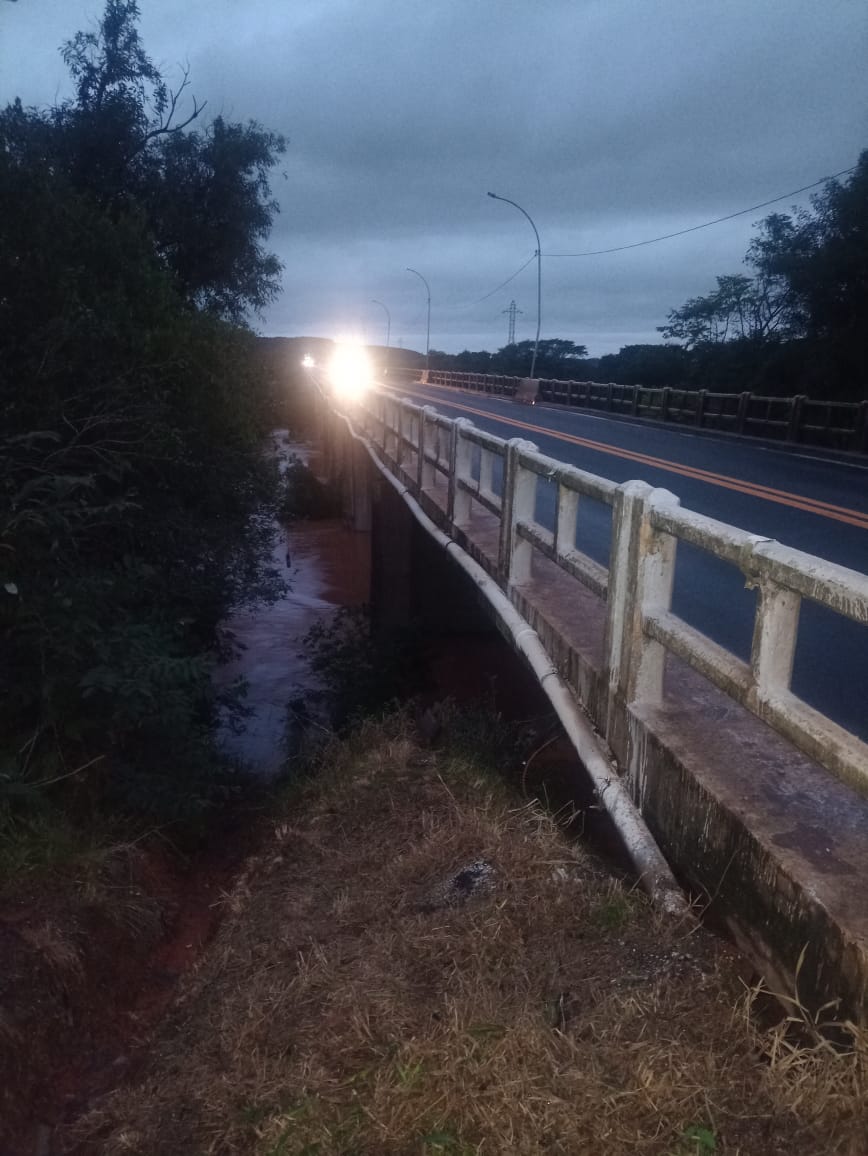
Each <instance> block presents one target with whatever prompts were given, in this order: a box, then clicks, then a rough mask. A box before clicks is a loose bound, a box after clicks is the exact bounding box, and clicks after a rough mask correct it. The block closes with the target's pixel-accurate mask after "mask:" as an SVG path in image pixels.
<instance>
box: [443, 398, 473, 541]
mask: <svg viewBox="0 0 868 1156" xmlns="http://www.w3.org/2000/svg"><path fill="white" fill-rule="evenodd" d="M472 427H473V422H471V421H468V420H467V419H466V418H463V417H459V418H456V419H455V420H454V421H453V422H452V425H451V426H450V428H449V490H448V493H447V497H446V516H447V517H448V519H449V521H450V522H452V523H454V524H455V525H463V524H464V523H465V522H467V521H468V520H469V519H470V503H471V501H472V498H471V495H470V494H469V493H468V492H467V490H465V489H462V487H461V486H460V485H459V484H458V483H459V480H460V479H463V480H464V481H469V479H470V463H471V459H472V456H473V443H472V442H471V441H469V440H468V439H467V438H466V437H465V436H464V431H465V430H466V429H468V428H471V429H472Z"/></svg>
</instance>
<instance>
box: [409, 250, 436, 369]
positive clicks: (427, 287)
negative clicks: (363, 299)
mask: <svg viewBox="0 0 868 1156" xmlns="http://www.w3.org/2000/svg"><path fill="white" fill-rule="evenodd" d="M407 272H408V273H415V274H416V276H417V277H418V278H419V280H420V281H421V282H422V284H423V285H424V286H425V290H426V292H427V293H428V328H427V330H426V332H425V372H426V373H427V372H428V354H429V351H430V349H431V286H430V285H429V284H428V282H427V281H426V280H425V278H424V277H423V276H422V274H421V273H420V272H419V270H418V269H411V268H410V266H409V265H408V266H407Z"/></svg>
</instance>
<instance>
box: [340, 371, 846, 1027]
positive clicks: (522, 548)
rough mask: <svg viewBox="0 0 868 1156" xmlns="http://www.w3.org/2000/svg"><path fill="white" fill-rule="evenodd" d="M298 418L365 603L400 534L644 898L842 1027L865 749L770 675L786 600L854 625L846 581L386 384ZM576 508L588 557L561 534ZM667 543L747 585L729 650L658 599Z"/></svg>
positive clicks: (793, 633)
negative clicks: (589, 540) (356, 557)
mask: <svg viewBox="0 0 868 1156" xmlns="http://www.w3.org/2000/svg"><path fill="white" fill-rule="evenodd" d="M516 412H521V411H516ZM322 433H323V437H324V440H325V443H326V446H327V451H328V461H329V470H330V472H331V473H332V475H333V476H334V477H335V478H338V479H340V480H341V481H342V484H343V487H344V492H345V495H346V502H347V509H348V512H349V513H351V515H352V516H353V518H354V520H355V523H356V525H357V526H358V528H360V529H368V528H370V530H371V535H372V550H373V553H374V557H375V559H376V557H377V555H378V554H379V555H380V565H379V566H375V568H374V569H375V574H376V575H377V576H378V581H379V584H380V587H381V589H380V590H379V591H375V592H374V597H375V599H376V598H380V599H381V600H383V601H385V602H388V603H390V604H391V605H392V606H393V607H394V606H397V605H402V604H403V605H407V604H408V599H412V597H413V586H414V581H413V578H414V575H413V555H414V552H416V553H418V551H419V550H420V549H421V547H420V544H419V540H420V536H421V538H423V539H424V540H425V542H426V546H425V558H426V565H428V566H430V565H432V563H431V558H432V546H434V547H436V549H435V550H434V553H435V554H439V555H440V565H441V566H442V567H443V568H444V573H446V572H447V571H452V572H453V574H460V575H461V579H462V581H463V582H464V583H465V585H466V588H467V589H468V590H469V591H472V595H473V598H474V600H475V605H476V607H477V612H478V613H479V614H480V615H482V614H487V615H489V616H491V617H492V618H493V619H494V620H495V622H496V624H497V627H498V629H499V630H500V631H501V633H503V634H504V635H505V636H506V637H507V639H508V640H509V641H510V642H511V644H512V646H513V648H514V649H515V650H516V651H517V652H518V653H519V654H521V655H522V657H523V658H524V659H525V661H526V663H527V664H528V665H529V666H530V668H531V670H532V671H533V673H534V675H535V676H536V678H537V680H538V681H539V683H540V685H541V687H542V688H543V690H544V691H545V693H546V694H547V695H548V697H549V699H550V701H551V703H552V706H553V707H554V709H555V710H556V712H557V714H558V717H559V718H560V720H561V722H562V723H563V725H564V728H565V730H566V732H567V734H568V735H569V737H570V739H571V741H572V742H573V744H574V746H575V747H576V750H577V752H578V754H579V757H580V758H581V760H582V763H583V765H584V767H585V768H586V770H587V772H588V774H589V776H590V777H591V779H592V781H593V784H594V788H595V791H596V793H597V796H598V798H599V800H600V802H601V804H602V805H603V806H605V807H606V809H607V810H608V811H609V813H610V815H611V817H612V819H613V821H614V822H615V824H616V826H617V828H618V830H619V832H620V833H621V836H622V839H623V841H624V845H625V848H626V849H627V851H628V853H629V854H630V855H631V857H632V859H633V862H634V865H635V867H636V870H637V873H638V874H639V876H640V877H641V879H642V881H643V883H644V885H645V886H646V887H647V888H648V890H649V891H650V892H651V894H652V895H653V896H654V898H655V899H656V900H657V901H658V902H660V903H661V905H662V906H664V907H666V908H670V909H672V908H676V909H677V908H678V905H679V892H678V891H677V888H676V884H675V882H674V879H673V872H674V873H675V874H676V875H677V876H678V878H679V879H681V880H683V881H684V882H685V883H686V884H687V885H688V887H689V888H690V889H691V890H692V891H693V892H694V893H696V894H698V895H704V896H705V897H706V898H707V901H708V902H709V903H711V902H713V904H714V908H715V911H716V914H717V915H718V917H719V918H722V919H723V920H724V921H725V922H726V924H727V925H728V927H729V929H730V930H731V932H732V934H733V936H734V938H735V939H736V942H738V943H739V944H740V946H741V947H742V948H743V949H744V950H745V951H747V952H748V954H749V955H750V956H752V957H753V958H754V959H755V960H756V961H757V963H758V965H759V966H760V967H761V968H762V969H763V970H764V972H765V973H766V975H768V976H770V977H771V982H772V983H773V985H774V986H775V987H777V989H778V990H779V991H781V992H783V993H784V994H792V993H793V991H794V990H798V993H799V998H800V999H802V1000H804V1001H805V1002H806V1003H807V1004H810V1005H812V1006H820V1005H821V1004H823V1003H825V1002H826V1001H827V1000H835V1001H837V1006H838V1008H839V1011H840V1014H842V1015H849V1016H851V1017H854V1018H856V1019H857V1020H860V1021H861V1020H864V1019H865V1018H866V1010H868V1008H866V991H868V900H866V898H865V896H864V889H863V888H862V887H861V880H862V878H863V877H864V874H865V869H866V867H868V745H866V743H865V742H864V740H863V738H862V737H860V735H859V734H857V733H855V731H854V730H853V729H848V728H847V727H846V726H843V725H842V724H841V722H839V721H836V720H835V719H834V718H833V717H831V715H830V714H829V713H824V712H823V711H821V710H818V709H817V708H816V707H814V706H810V705H808V703H806V702H805V701H803V699H802V698H800V697H799V696H798V695H797V694H796V693H794V691H793V688H792V682H791V680H792V670H793V660H794V655H795V653H796V648H797V644H798V641H799V631H800V626H799V620H800V613H799V612H800V606H801V604H802V602H803V601H805V602H808V603H810V604H813V605H816V606H819V607H822V608H824V610H825V611H826V612H827V613H828V614H830V615H832V616H834V618H836V619H839V620H842V621H845V622H850V623H852V624H858V625H859V626H864V625H865V624H866V623H868V578H866V576H865V575H864V574H862V573H860V572H858V571H856V570H854V569H851V568H848V567H845V566H842V565H840V564H836V563H833V562H830V561H826V560H824V559H821V558H819V557H817V556H814V555H810V554H808V553H805V552H804V551H800V550H797V549H794V548H793V547H790V546H786V545H782V544H781V543H779V542H777V541H775V540H773V539H771V538H769V537H766V536H763V535H760V534H756V533H751V532H748V531H746V530H742V529H739V528H738V527H736V526H733V525H729V524H727V523H724V522H722V521H718V520H716V519H714V518H711V517H709V516H708V515H706V514H702V513H699V512H696V511H693V510H690V509H686V508H684V507H683V506H682V505H681V503H680V502H679V499H678V498H677V497H676V496H675V494H673V493H671V492H670V491H668V490H667V489H664V488H662V487H654V486H652V485H650V484H648V483H647V482H645V481H643V480H637V479H628V480H626V481H620V482H619V481H615V480H613V479H611V478H606V477H604V476H601V475H598V474H592V473H590V472H587V471H585V470H583V469H580V468H578V467H576V466H575V465H570V464H568V463H565V462H563V461H560V460H558V459H557V458H555V457H553V456H550V455H547V454H545V453H541V452H540V451H539V450H538V449H537V447H536V446H535V445H534V444H532V443H530V442H529V441H526V440H524V439H520V438H502V437H500V436H498V435H496V434H494V433H492V432H490V431H487V430H485V429H482V428H480V427H478V426H476V425H474V424H472V423H471V422H470V421H468V420H467V419H465V418H449V417H447V416H445V415H444V414H442V413H439V412H437V410H435V409H434V408H432V407H431V406H427V405H418V404H416V403H415V402H414V401H411V400H409V399H408V398H405V397H401V396H399V395H397V394H396V393H395V392H393V391H390V390H386V389H382V388H381V389H378V390H376V391H375V392H373V393H371V394H370V395H369V396H368V398H367V399H366V401H365V402H364V403H363V404H359V405H357V406H352V407H343V408H341V407H337V406H336V405H335V403H334V402H331V404H330V405H329V406H328V407H327V408H324V409H323V427H322ZM600 508H603V509H605V510H606V511H607V512H608V514H609V517H608V520H607V521H605V522H604V525H605V528H606V533H607V534H608V537H609V541H608V544H607V549H606V550H605V552H604V555H605V557H604V560H601V556H600V553H599V551H590V550H589V549H588V548H587V547H586V546H585V535H584V533H583V529H584V527H583V522H584V520H585V518H586V515H590V519H591V521H592V522H593V521H595V520H596V522H597V523H598V524H597V526H596V529H597V531H599V518H595V514H594V511H595V510H596V511H598V510H599V509H600ZM679 548H680V549H681V550H682V551H684V550H685V549H686V550H688V551H699V552H701V553H702V554H705V555H709V556H711V557H712V558H713V559H714V560H715V561H716V562H718V563H723V564H725V565H726V566H728V567H731V568H735V569H736V571H738V572H740V573H741V575H742V576H743V580H744V582H745V584H746V585H747V586H748V587H749V588H750V589H751V590H752V591H754V592H755V593H754V597H753V603H754V605H753V631H752V644H751V648H750V655H749V657H748V658H747V659H745V658H742V657H740V656H739V655H738V654H736V653H733V652H732V651H731V650H729V649H727V648H726V647H725V646H724V645H722V644H721V643H719V642H716V641H714V640H713V639H712V638H711V637H710V636H709V635H708V634H706V633H705V632H703V631H702V630H700V629H698V628H697V627H696V626H695V625H692V624H691V623H690V622H688V621H687V620H686V619H685V618H683V617H682V616H681V615H679V613H677V609H676V608H675V607H674V606H673V589H674V588H675V585H676V579H677V570H678V565H679ZM595 553H596V556H594V554H595ZM429 588H430V587H429ZM721 610H722V611H723V612H724V613H725V608H721Z"/></svg>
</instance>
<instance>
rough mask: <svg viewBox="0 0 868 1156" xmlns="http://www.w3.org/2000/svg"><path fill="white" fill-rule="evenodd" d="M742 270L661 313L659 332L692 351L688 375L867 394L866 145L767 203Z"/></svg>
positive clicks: (736, 385) (735, 383)
mask: <svg viewBox="0 0 868 1156" xmlns="http://www.w3.org/2000/svg"><path fill="white" fill-rule="evenodd" d="M745 264H746V265H747V266H748V269H749V270H750V276H746V275H744V274H737V275H731V276H726V277H718V278H717V288H716V290H714V291H713V292H712V293H710V294H708V295H707V296H704V297H694V298H692V299H691V300H689V301H687V302H686V303H685V304H684V305H682V306H681V308H680V309H675V310H673V311H672V312H671V313H670V314H669V318H668V324H667V325H666V326H663V327H661V329H660V332H661V333H662V334H663V336H664V337H665V338H667V339H670V340H677V341H681V342H683V345H684V348H685V349H686V350H689V351H692V352H693V353H694V355H695V356H694V359H693V367H692V375H693V377H694V378H695V379H697V380H699V379H701V380H703V381H704V383H705V384H709V385H710V384H712V380H714V384H717V385H721V384H723V385H728V387H729V388H733V389H744V388H762V389H765V390H770V391H772V392H787V393H797V392H802V391H805V392H809V393H812V394H814V395H816V394H820V395H825V396H837V397H841V398H845V397H852V398H861V397H865V396H868V348H866V344H865V341H864V336H863V330H864V319H865V317H866V315H868V151H866V152H863V153H862V154H861V156H860V157H859V160H858V162H857V164H856V166H855V167H854V171H853V173H852V174H851V176H850V177H849V178H848V179H847V180H846V181H844V182H841V181H838V180H835V181H829V182H828V183H827V184H826V185H825V186H824V188H823V190H822V192H820V193H819V194H817V195H816V196H814V197H812V198H811V207H810V208H809V209H801V210H797V211H795V212H794V213H793V214H792V215H789V214H785V213H772V214H771V215H770V216H768V217H766V218H765V220H763V221H761V222H760V224H759V232H758V234H757V236H756V237H754V239H753V240H752V241H751V243H750V246H749V247H748V250H747V254H746V256H745Z"/></svg>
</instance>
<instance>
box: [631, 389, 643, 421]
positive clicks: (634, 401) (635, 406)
mask: <svg viewBox="0 0 868 1156" xmlns="http://www.w3.org/2000/svg"><path fill="white" fill-rule="evenodd" d="M641 389H642V386H641V385H634V386H633V396H632V397H631V398H630V413H631V414H632V415H633V417H635V416H636V414H637V413H638V412H639V393H640V391H641Z"/></svg>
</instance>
